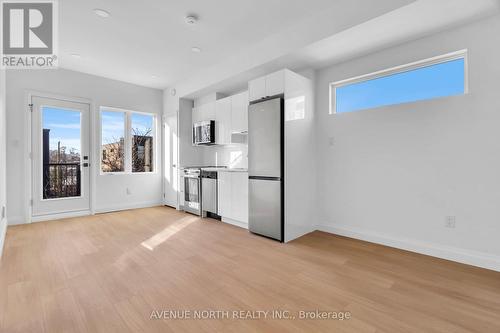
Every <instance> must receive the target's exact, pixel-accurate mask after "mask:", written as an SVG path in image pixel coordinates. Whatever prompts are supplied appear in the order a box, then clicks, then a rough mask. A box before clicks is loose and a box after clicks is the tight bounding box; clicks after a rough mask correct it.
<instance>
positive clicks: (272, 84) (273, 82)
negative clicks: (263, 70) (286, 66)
mask: <svg viewBox="0 0 500 333" xmlns="http://www.w3.org/2000/svg"><path fill="white" fill-rule="evenodd" d="M284 92H285V71H284V70H281V71H278V72H275V73H272V74H269V75H268V76H266V96H275V95H279V94H283V93H284Z"/></svg>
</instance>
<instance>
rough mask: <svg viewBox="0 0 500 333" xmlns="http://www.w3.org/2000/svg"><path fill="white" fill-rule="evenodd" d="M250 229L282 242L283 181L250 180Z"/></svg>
mask: <svg viewBox="0 0 500 333" xmlns="http://www.w3.org/2000/svg"><path fill="white" fill-rule="evenodd" d="M248 192H249V193H248V194H249V203H248V204H249V206H248V211H249V221H248V229H249V230H250V231H251V232H253V233H256V234H259V235H263V236H267V237H270V238H274V239H276V240H279V241H282V234H283V230H282V223H281V221H282V212H281V195H282V193H281V181H279V180H261V179H249V182H248Z"/></svg>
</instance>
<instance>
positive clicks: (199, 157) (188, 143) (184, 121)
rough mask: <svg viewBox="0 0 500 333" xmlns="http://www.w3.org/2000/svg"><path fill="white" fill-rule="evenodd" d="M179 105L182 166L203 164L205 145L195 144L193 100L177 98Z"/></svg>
mask: <svg viewBox="0 0 500 333" xmlns="http://www.w3.org/2000/svg"><path fill="white" fill-rule="evenodd" d="M175 100H176V101H178V102H177V103H178V104H177V105H178V107H179V164H180V166H181V167H185V166H197V165H202V164H203V149H204V147H196V146H193V130H192V126H193V122H192V119H193V116H192V112H191V111H192V109H193V105H194V104H193V101H192V100H189V99H184V98H181V99H179V98H176V99H175Z"/></svg>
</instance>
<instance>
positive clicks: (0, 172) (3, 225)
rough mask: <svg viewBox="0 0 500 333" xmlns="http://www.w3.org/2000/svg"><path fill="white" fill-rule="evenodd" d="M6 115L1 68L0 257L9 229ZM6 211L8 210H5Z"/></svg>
mask: <svg viewBox="0 0 500 333" xmlns="http://www.w3.org/2000/svg"><path fill="white" fill-rule="evenodd" d="M6 120H7V119H6V115H5V71H4V70H0V259H1V258H2V252H3V245H4V241H5V233H6V231H7V218H6V216H2V215H1V214H2V210H5V209H6V201H7V200H6V199H7V178H6V168H7V162H6V157H7V155H6V133H5V132H6V125H5V122H6ZM5 213H6V211H5Z"/></svg>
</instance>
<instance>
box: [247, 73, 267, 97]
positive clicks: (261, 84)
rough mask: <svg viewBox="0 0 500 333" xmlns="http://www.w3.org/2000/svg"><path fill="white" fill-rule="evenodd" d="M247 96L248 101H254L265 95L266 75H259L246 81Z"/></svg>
mask: <svg viewBox="0 0 500 333" xmlns="http://www.w3.org/2000/svg"><path fill="white" fill-rule="evenodd" d="M248 97H249V100H250V101H255V100H257V99H261V98H263V97H266V77H265V76H263V77H259V78H257V79H255V80H252V81H250V82H248Z"/></svg>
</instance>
